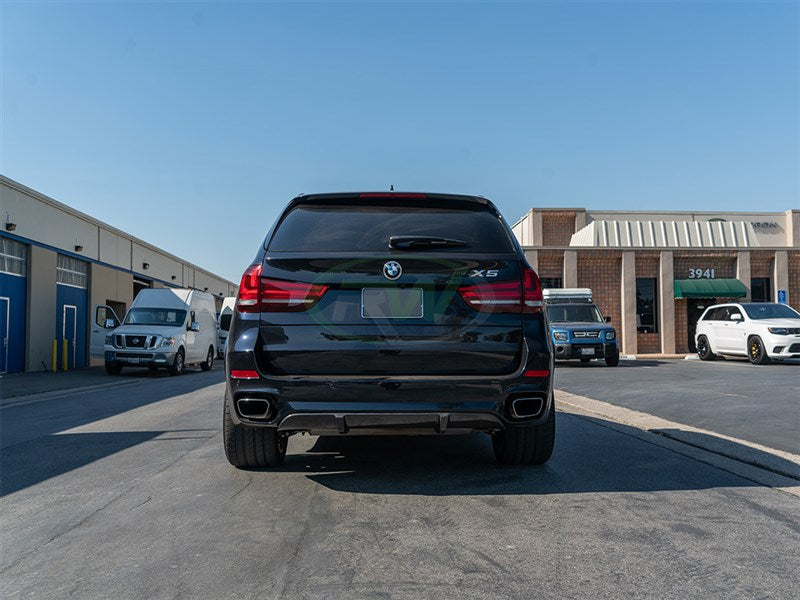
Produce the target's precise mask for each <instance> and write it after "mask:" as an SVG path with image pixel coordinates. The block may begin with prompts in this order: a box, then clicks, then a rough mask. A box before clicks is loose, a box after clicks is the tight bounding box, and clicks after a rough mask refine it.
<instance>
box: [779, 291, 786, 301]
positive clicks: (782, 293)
mask: <svg viewBox="0 0 800 600" xmlns="http://www.w3.org/2000/svg"><path fill="white" fill-rule="evenodd" d="M778 303H779V304H786V290H778Z"/></svg>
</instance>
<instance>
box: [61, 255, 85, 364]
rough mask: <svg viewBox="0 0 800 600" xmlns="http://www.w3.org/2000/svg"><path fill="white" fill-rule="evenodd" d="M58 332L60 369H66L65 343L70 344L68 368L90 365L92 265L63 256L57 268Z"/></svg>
mask: <svg viewBox="0 0 800 600" xmlns="http://www.w3.org/2000/svg"><path fill="white" fill-rule="evenodd" d="M56 278H57V282H58V283H57V284H56V331H55V339H56V340H57V341H58V366H59V367H60V368H63V366H64V340H66V341H67V357H66V358H67V367H68V368H70V369H80V368H81V367H85V366H86V357H87V345H86V336H87V331H88V326H87V325H88V321H87V315H88V314H89V307H88V303H89V302H88V296H89V293H88V289H87V288H88V283H89V264H88V263H86V262H84V261H81V260H78V259H76V258H70V257H68V256H63V255H61V254H59V256H58V267H57V269H56Z"/></svg>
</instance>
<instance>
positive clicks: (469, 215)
mask: <svg viewBox="0 0 800 600" xmlns="http://www.w3.org/2000/svg"><path fill="white" fill-rule="evenodd" d="M400 236H425V237H440V238H448V239H455V240H459V241H462V242H464V245H462V246H451V247H447V248H442V249H430V250H425V251H431V252H467V253H473V252H493V253H507V252H513V251H514V246H513V245H512V243H511V240H510V239H509V235H508V233H507V231H506V228H505V227H504V225H503V223H502V221H501V220H500V219H499V218H498V217H496V216H495V215H493V214H492V213H491V212H489V211H487V210H483V209H480V210H470V209H453V208H437V207H431V206H422V207H420V206H381V205H375V204H371V205H369V206H363V205H361V206H359V205H352V206H351V205H336V206H328V205H321V206H318V205H306V206H298V207H296V208H294V209H292V210H291V211H290V212H289V213H288V214H287V215H286V216H285V217H284V219H283V221H282V222H281V224H280V225H279V226H278V229H277V231H276V232H275V234H274V235H273V237H272V241H271V242H270V244H269V250H270V251H271V252H386V251H387V250H389V238H390V237H400Z"/></svg>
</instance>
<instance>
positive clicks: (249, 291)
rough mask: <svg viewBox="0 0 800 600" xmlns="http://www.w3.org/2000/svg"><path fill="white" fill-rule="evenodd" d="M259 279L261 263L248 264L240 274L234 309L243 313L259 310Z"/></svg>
mask: <svg viewBox="0 0 800 600" xmlns="http://www.w3.org/2000/svg"><path fill="white" fill-rule="evenodd" d="M260 280H261V265H250V266H249V267H247V270H246V271H245V272H244V275H242V281H241V283H239V294H238V295H237V296H236V310H238V311H239V312H243V313H250V312H261V309H260V307H259V306H258V287H259V286H258V283H259V281H260Z"/></svg>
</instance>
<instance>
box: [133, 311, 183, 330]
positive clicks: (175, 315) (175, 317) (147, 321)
mask: <svg viewBox="0 0 800 600" xmlns="http://www.w3.org/2000/svg"><path fill="white" fill-rule="evenodd" d="M185 321H186V311H185V310H178V309H172V308H132V309H130V310H129V311H128V314H127V315H126V316H125V325H165V326H167V327H178V326H180V325H183V324H184V322H185Z"/></svg>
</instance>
